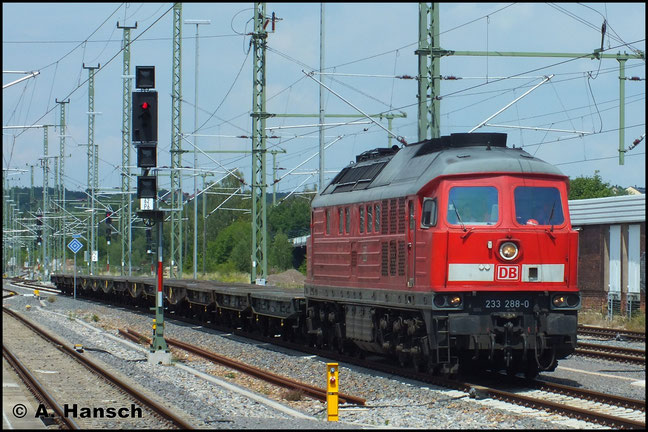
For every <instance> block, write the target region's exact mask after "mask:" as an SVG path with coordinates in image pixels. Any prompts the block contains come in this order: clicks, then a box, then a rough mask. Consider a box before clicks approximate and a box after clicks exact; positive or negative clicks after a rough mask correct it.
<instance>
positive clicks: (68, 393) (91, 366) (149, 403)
mask: <svg viewBox="0 0 648 432" xmlns="http://www.w3.org/2000/svg"><path fill="white" fill-rule="evenodd" d="M2 310H3V321H5V320H4V316H5V315H6V316H8V317H11V318H13V319H14V320H15V321H17V322H18V323H19V324H20V325H23V326H26V327H28V328H29V329H30V330H31V331H33V332H34V333H36V334H37V335H38V336H40V337H42V338H43V339H44V340H45V341H47V342H49V344H48V345H47V346H46V347H44V348H43V347H41V350H44V349H49V348H48V347H52V346H53V347H55V348H56V349H57V350H51V349H49V351H48V353H49V354H48V364H49V362H52V361H53V360H52V359H53V358H56V359H57V361H58V364H59V365H60V364H63V363H65V362H68V363H69V360H63V359H61V356H60V353H64V354H65V355H66V356H64V358H65V359H67V358H69V357H72V358H73V359H74V360H75V361H77V362H78V363H80V364H81V365H83V366H84V367H85V368H86V369H87V370H89V371H90V372H92V373H93V374H94V375H95V376H99V377H101V378H102V380H101V381H102V382H104V383H105V384H96V385H94V386H93V388H83V387H82V386H77V387H76V391H75V389H69V388H68V386H69V384H75V383H77V382H79V381H77V379H76V378H77V376H75V377H74V379H72V380H70V381H74V382H67V383H60V384H66V385H68V386H63V385H61V386H58V387H57V391H58V392H60V394H62V395H65V396H60V397H59V398H63V397H64V398H66V399H68V400H67V402H68V403H67V405H70V406H80V407H81V410H83V409H84V407H86V406H89V405H92V404H93V401H95V400H97V396H96V395H97V391H99V388H101V389H103V390H101V391H102V398H105V397H107V396H106V395H105V394H103V392H108V391H110V390H108V388H109V387H112V388H113V389H114V388H117V389H119V393H121V394H122V396H121V397H120V396H115V395H113V396H112V397H114V398H115V399H118V400H122V401H123V400H125V399H124V397H123V395H124V394H125V395H128V396H127V400H130V401H131V405H136V406H138V407H144V408H145V409H146V410H148V411H150V412H151V414H153V416H154V418H158V419H159V421H162V424H163V425H164V427H169V426H171V427H173V428H178V429H193V427H192V425H191V424H189V423H188V422H187V421H186V420H184V419H182V418H181V417H178V416H177V415H176V414H175V413H173V412H171V411H170V410H169V409H168V408H166V407H164V406H163V405H160V404H159V403H157V402H156V401H154V400H153V399H151V398H149V397H148V396H147V395H146V394H144V393H142V392H140V391H139V390H137V389H134V388H132V386H131V385H130V384H129V383H127V382H125V381H123V380H122V379H121V378H118V377H116V376H115V375H114V374H112V373H111V372H109V371H108V370H106V369H105V368H103V367H102V366H100V365H99V364H98V363H96V362H94V361H93V360H91V359H90V358H88V357H87V356H84V355H82V354H81V353H79V352H77V351H76V350H75V349H73V348H72V347H70V346H68V344H67V343H65V342H63V341H61V340H59V339H58V338H57V337H56V336H54V335H52V334H50V333H49V332H45V331H44V330H42V329H41V328H40V327H38V326H36V325H35V324H34V323H32V322H31V321H29V320H27V319H25V318H24V317H22V316H21V315H20V314H17V313H16V312H13V311H11V310H10V309H8V308H6V307H3V308H2ZM13 334H14V333H12V336H13ZM9 340H11V339H9ZM29 349H30V350H31V351H33V350H34V349H35V348H34V346H33V345H31V344H30V345H29ZM4 350H5V344H4V343H3V352H4ZM57 351H59V354H58V355H57V354H56V352H57ZM41 354H42V353H41V352H38V353H36V357H42V355H41ZM13 356H14V358H16V355H15V354H14V355H13ZM19 367H20V366H19ZM52 367H53V366H52ZM22 369H23V373H25V374H27V373H28V372H24V368H22ZM79 373H80V372H79ZM86 379H87V378H86ZM60 380H61V378H58V381H60ZM106 384H108V386H106ZM54 385H56V383H55V384H54ZM41 387H42V386H41ZM50 393H53V392H50ZM81 393H83V394H85V396H82V395H81ZM111 393H114V391H111ZM93 394H94V396H92V395H93ZM99 399H101V398H99ZM70 400H75V401H76V403H75V404H71V403H69V401H70ZM132 401H135V402H136V404H132ZM56 404H57V403H56V402H54V405H56ZM59 406H60V405H59ZM93 409H94V408H93ZM55 412H57V411H56V410H55ZM92 412H95V411H92ZM57 415H58V416H59V417H60V419H61V421H63V418H64V417H65V415H62V413H61V412H57ZM84 420H85V422H83V423H80V424H79V426H80V427H81V428H84V429H85V428H97V427H102V426H101V421H100V419H97V418H94V419H87V418H86V419H84ZM90 420H92V421H90ZM147 421H148V419H147ZM159 421H158V423H159ZM149 423H150V421H149ZM158 427H159V426H158ZM76 428H78V427H76Z"/></svg>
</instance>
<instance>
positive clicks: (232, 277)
mask: <svg viewBox="0 0 648 432" xmlns="http://www.w3.org/2000/svg"><path fill="white" fill-rule="evenodd" d="M190 276H193V274H190ZM197 276H198V279H199V280H215V281H220V282H234V283H250V273H240V272H232V273H221V272H211V273H205V275H204V276H203V274H202V273H200V272H198V274H197Z"/></svg>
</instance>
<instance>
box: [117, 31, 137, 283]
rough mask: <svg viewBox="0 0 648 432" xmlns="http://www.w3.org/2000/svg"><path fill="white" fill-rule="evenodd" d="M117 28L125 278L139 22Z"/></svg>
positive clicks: (128, 258)
mask: <svg viewBox="0 0 648 432" xmlns="http://www.w3.org/2000/svg"><path fill="white" fill-rule="evenodd" d="M117 28H121V29H124V38H123V41H122V47H123V49H124V62H123V67H122V71H123V73H122V79H123V83H122V90H123V91H122V173H121V215H120V216H119V233H120V236H121V270H120V274H121V275H122V276H123V275H124V274H125V273H126V266H128V275H129V276H130V275H131V272H132V269H131V244H132V240H133V239H132V230H131V214H132V202H133V199H132V197H131V195H130V185H131V182H130V179H131V169H130V151H131V104H132V95H131V91H132V77H131V74H130V40H131V39H130V37H131V30H132V29H136V28H137V22H136V23H135V25H134V26H127V25H123V26H120V25H119V22H117Z"/></svg>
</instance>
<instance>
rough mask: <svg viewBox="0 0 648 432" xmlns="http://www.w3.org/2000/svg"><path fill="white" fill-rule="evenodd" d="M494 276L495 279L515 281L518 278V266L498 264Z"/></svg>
mask: <svg viewBox="0 0 648 432" xmlns="http://www.w3.org/2000/svg"><path fill="white" fill-rule="evenodd" d="M495 278H496V279H497V280H506V281H517V280H520V266H517V265H500V266H497V267H496V269H495Z"/></svg>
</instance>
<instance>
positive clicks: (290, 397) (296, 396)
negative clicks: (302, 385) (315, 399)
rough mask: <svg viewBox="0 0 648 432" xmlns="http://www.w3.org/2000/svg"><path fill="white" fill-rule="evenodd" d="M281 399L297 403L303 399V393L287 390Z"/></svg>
mask: <svg viewBox="0 0 648 432" xmlns="http://www.w3.org/2000/svg"><path fill="white" fill-rule="evenodd" d="M283 398H284V399H285V400H287V401H292V402H297V401H300V400H302V399H303V398H304V392H303V391H301V390H288V391H286V392H284V394H283Z"/></svg>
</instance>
